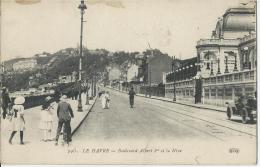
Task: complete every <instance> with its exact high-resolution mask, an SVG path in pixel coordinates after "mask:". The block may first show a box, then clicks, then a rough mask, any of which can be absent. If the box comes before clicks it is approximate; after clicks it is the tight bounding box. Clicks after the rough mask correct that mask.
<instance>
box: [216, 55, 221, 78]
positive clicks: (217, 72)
mask: <svg viewBox="0 0 260 167" xmlns="http://www.w3.org/2000/svg"><path fill="white" fill-rule="evenodd" d="M219 63H220V60H219V58H218V72H217V74H218V75H220V74H221V72H220V64H219Z"/></svg>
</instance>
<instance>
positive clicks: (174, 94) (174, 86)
mask: <svg viewBox="0 0 260 167" xmlns="http://www.w3.org/2000/svg"><path fill="white" fill-rule="evenodd" d="M174 61H175V56H174V57H173V59H172V73H173V101H174V102H175V101H176V85H175V71H174Z"/></svg>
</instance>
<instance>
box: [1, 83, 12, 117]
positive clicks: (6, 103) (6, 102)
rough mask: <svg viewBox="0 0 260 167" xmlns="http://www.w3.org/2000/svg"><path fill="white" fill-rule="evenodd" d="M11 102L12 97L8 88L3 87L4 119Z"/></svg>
mask: <svg viewBox="0 0 260 167" xmlns="http://www.w3.org/2000/svg"><path fill="white" fill-rule="evenodd" d="M10 104H11V99H10V97H9V93H8V90H7V89H6V88H5V87H3V89H2V109H3V119H5V118H6V114H7V109H8V107H9V105H10Z"/></svg>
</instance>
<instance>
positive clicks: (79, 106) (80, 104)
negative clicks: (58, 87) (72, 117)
mask: <svg viewBox="0 0 260 167" xmlns="http://www.w3.org/2000/svg"><path fill="white" fill-rule="evenodd" d="M82 111H83V110H82V102H81V99H79V103H78V112H82Z"/></svg>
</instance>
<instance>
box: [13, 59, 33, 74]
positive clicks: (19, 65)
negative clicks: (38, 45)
mask: <svg viewBox="0 0 260 167" xmlns="http://www.w3.org/2000/svg"><path fill="white" fill-rule="evenodd" d="M36 66H37V61H36V60H35V59H25V60H20V61H18V62H16V63H14V64H13V70H14V71H20V70H23V71H25V70H32V69H33V68H35V67H36Z"/></svg>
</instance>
